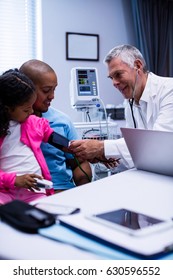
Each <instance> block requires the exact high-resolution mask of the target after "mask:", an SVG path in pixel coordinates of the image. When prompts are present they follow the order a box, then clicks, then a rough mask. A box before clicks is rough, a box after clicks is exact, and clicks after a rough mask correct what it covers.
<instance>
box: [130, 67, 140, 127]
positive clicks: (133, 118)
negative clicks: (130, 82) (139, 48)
mask: <svg viewBox="0 0 173 280" xmlns="http://www.w3.org/2000/svg"><path fill="white" fill-rule="evenodd" d="M137 79H138V69H137V70H136V78H135V84H134V89H133V92H132V98H130V99H129V105H130V110H131V115H132V120H133V124H134V128H137V125H136V121H135V117H134V112H133V104H134V96H135V91H136V83H137Z"/></svg>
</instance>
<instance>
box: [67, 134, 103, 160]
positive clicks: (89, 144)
mask: <svg viewBox="0 0 173 280" xmlns="http://www.w3.org/2000/svg"><path fill="white" fill-rule="evenodd" d="M69 150H70V151H71V152H72V153H73V154H75V156H76V157H77V158H78V159H79V160H80V161H83V160H88V161H90V162H91V161H92V160H93V161H94V160H96V159H97V158H102V157H104V142H103V141H99V140H89V139H87V140H74V141H71V142H70V146H69ZM97 162H98V161H97Z"/></svg>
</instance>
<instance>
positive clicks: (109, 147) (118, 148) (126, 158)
mask: <svg viewBox="0 0 173 280" xmlns="http://www.w3.org/2000/svg"><path fill="white" fill-rule="evenodd" d="M104 153H105V157H106V158H121V162H122V163H123V164H124V165H125V166H126V167H127V168H133V167H134V163H133V160H132V158H131V155H130V153H129V150H128V148H127V145H126V143H125V140H124V138H120V139H116V140H104Z"/></svg>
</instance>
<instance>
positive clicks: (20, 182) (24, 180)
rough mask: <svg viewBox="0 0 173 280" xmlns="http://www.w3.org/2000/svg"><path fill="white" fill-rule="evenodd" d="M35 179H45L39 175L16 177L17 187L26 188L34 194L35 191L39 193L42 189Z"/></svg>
mask: <svg viewBox="0 0 173 280" xmlns="http://www.w3.org/2000/svg"><path fill="white" fill-rule="evenodd" d="M35 178H39V179H43V177H42V176H39V175H37V174H25V175H21V176H16V180H15V186H16V187H21V188H26V189H28V190H30V191H32V192H34V190H37V191H39V190H40V188H38V186H37V181H36V180H35Z"/></svg>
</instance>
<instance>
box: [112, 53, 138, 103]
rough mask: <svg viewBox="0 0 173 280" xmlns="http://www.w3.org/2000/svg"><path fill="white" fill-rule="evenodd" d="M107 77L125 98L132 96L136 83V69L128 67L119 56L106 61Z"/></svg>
mask: <svg viewBox="0 0 173 280" xmlns="http://www.w3.org/2000/svg"><path fill="white" fill-rule="evenodd" d="M108 77H109V78H110V79H111V80H112V82H113V86H114V87H116V88H117V89H118V90H119V91H120V92H121V93H122V95H123V96H124V98H125V99H130V98H132V95H133V90H134V87H135V83H136V77H137V69H136V68H135V67H134V68H131V67H129V66H128V65H127V64H126V63H124V62H122V60H121V59H120V58H113V59H112V60H111V61H110V62H109V63H108Z"/></svg>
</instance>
